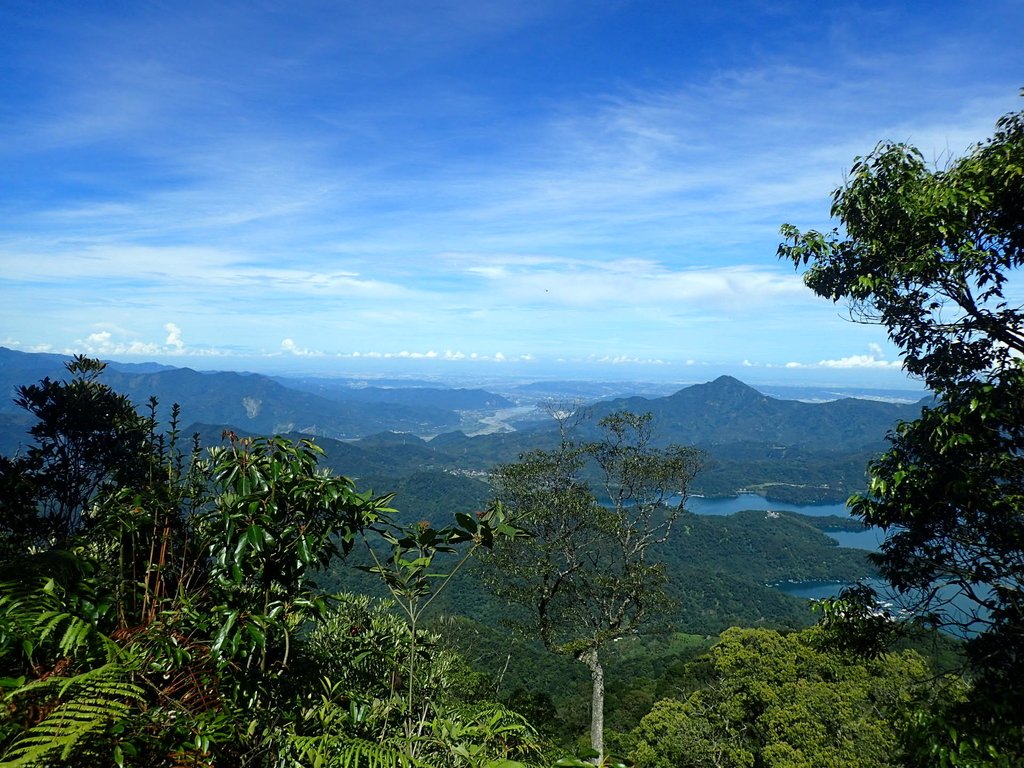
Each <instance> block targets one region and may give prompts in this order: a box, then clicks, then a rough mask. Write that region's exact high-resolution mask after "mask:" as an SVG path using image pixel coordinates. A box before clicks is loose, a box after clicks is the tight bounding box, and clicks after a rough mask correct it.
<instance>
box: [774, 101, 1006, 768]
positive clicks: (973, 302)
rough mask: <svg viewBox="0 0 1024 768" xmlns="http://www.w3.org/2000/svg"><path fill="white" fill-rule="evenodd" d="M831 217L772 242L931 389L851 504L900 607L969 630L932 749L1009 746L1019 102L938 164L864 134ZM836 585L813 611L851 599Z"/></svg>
mask: <svg viewBox="0 0 1024 768" xmlns="http://www.w3.org/2000/svg"><path fill="white" fill-rule="evenodd" d="M832 215H833V217H835V218H837V219H839V221H840V223H841V224H842V227H843V229H844V230H845V233H844V234H840V231H839V230H838V229H835V230H833V231H832V233H831V234H828V235H822V234H821V233H818V232H814V231H810V232H805V233H801V232H799V231H798V230H797V229H796V228H795V227H792V226H790V225H786V226H784V227H783V229H782V233H783V235H784V237H785V238H786V242H784V243H783V244H782V245H780V246H779V255H780V256H781V257H782V258H784V259H787V260H790V261H792V262H793V263H794V264H795V265H796V266H798V267H799V266H801V265H807V266H808V267H809V268H808V270H807V272H806V273H805V275H804V280H805V282H806V283H807V285H808V286H809V287H810V288H811V289H812V290H814V291H815V292H816V293H818V294H819V295H821V296H825V297H828V298H830V299H832V300H833V301H840V300H846V301H847V302H848V303H849V306H850V309H851V313H852V315H853V317H854V319H856V320H858V321H862V322H876V323H879V324H881V325H882V326H883V327H885V328H886V330H887V332H888V334H889V338H890V339H892V341H893V342H894V343H896V344H897V345H898V346H899V347H900V348H901V350H902V352H903V355H904V367H905V369H906V370H907V371H908V372H910V373H911V374H914V375H917V376H920V377H921V378H922V379H923V380H924V382H925V383H926V384H927V385H928V386H929V387H931V388H932V389H933V390H934V391H935V394H936V397H937V403H936V404H935V405H934V406H932V407H928V408H925V409H924V410H923V412H922V415H921V417H920V418H919V419H917V420H916V421H914V422H910V423H904V424H901V425H899V426H898V427H897V429H896V430H895V431H894V432H893V433H892V434H890V437H889V439H890V443H891V447H890V449H889V451H888V452H887V453H886V454H885V455H883V456H882V457H881V458H879V459H878V460H876V461H874V462H872V463H871V464H870V466H869V475H870V483H869V489H868V493H867V494H866V495H862V496H855V497H853V498H852V499H851V502H850V503H851V512H852V513H853V514H854V515H857V516H859V517H860V518H861V519H862V520H863V521H864V523H865V524H867V525H875V526H879V527H881V528H882V529H883V530H885V531H886V533H887V536H886V540H885V542H884V544H883V545H882V547H881V551H880V552H879V553H878V554H877V555H875V556H874V560H875V562H876V564H877V565H878V567H879V570H880V571H881V574H882V575H883V576H884V577H885V578H886V579H887V580H888V581H889V582H890V583H891V584H892V585H893V587H894V588H895V590H896V592H897V594H898V595H899V596H900V597H901V598H902V600H903V601H904V603H905V604H906V606H907V607H908V608H910V609H911V610H912V611H913V612H914V615H916V616H917V617H918V618H919V620H921V621H924V622H926V623H929V624H931V625H933V626H936V627H940V628H946V629H960V630H961V631H963V632H965V633H966V634H967V635H968V636H970V638H971V639H970V642H969V644H968V650H969V653H970V658H971V660H972V663H973V670H972V673H973V676H974V682H975V685H974V688H973V694H972V701H971V702H970V706H969V708H968V709H963V710H962V711H960V712H959V713H957V712H951V713H949V717H951V718H953V720H954V721H955V724H956V725H957V726H958V727H950V729H949V733H950V734H953V733H954V732H956V733H957V734H959V735H957V736H956V737H955V738H952V737H951V740H952V741H953V742H955V743H953V744H951V745H950V744H947V745H946V747H942V748H944V749H945V748H952V749H954V751H956V750H959V751H960V753H961V754H967V753H970V752H971V750H975V751H978V752H979V754H981V753H984V754H983V755H982V757H979V758H978V759H979V760H989V761H991V762H997V761H998V760H1004V759H1005V760H1007V761H1010V762H1012V761H1013V759H1014V755H1016V759H1022V758H1024V753H1022V751H1021V750H1022V748H1021V743H1022V742H1024V739H1022V735H1024V686H1022V684H1021V681H1022V680H1024V366H1022V360H1021V358H1022V355H1024V306H1022V305H1021V304H1020V303H1019V302H1020V299H1021V294H1020V287H1019V285H1015V284H1014V283H1013V282H1012V280H1013V278H1015V277H1017V270H1019V268H1020V267H1021V266H1022V264H1024V112H1020V113H1015V114H1010V115H1006V116H1005V117H1003V118H1002V119H1000V120H999V122H998V123H997V127H996V131H995V134H994V135H993V137H992V138H991V139H988V140H987V141H985V142H983V143H980V144H978V145H977V146H975V147H974V148H973V149H972V150H971V151H969V152H968V153H967V154H966V155H965V156H964V157H962V158H959V159H957V160H955V161H953V162H950V163H949V164H948V165H947V167H945V168H942V169H939V170H932V169H930V168H928V167H927V165H926V164H925V163H924V160H923V158H922V156H921V153H920V152H919V151H918V150H916V149H914V148H913V147H908V146H906V145H901V144H880V145H878V147H876V148H875V150H874V152H872V153H871V154H870V155H869V156H867V157H866V158H859V159H858V160H857V161H856V162H855V164H854V167H853V171H852V173H851V176H850V178H849V180H848V181H847V182H846V183H845V184H844V185H843V186H842V187H840V188H839V189H837V190H836V191H835V193H834V195H833V205H832ZM858 594H860V595H862V596H863V595H864V592H863V590H861V591H860V592H859V593H858ZM854 597H856V594H852V595H847V596H845V597H844V598H843V599H842V600H840V601H838V602H837V603H834V604H832V605H831V608H832V609H833V612H832V616H831V619H841V618H842V617H843V616H844V615H860V616H862V617H864V616H867V615H869V612H865V609H864V606H863V600H862V601H861V603H862V604H861V605H860V606H859V607H858V606H857V605H856V604H855V603H856V601H855V600H853V599H852V598H854ZM875 625H876V626H878V622H877V621H875ZM847 638H848V639H849V638H850V635H849V634H847ZM959 726H964V727H963V728H959ZM942 730H943V731H944V732H945V731H946V729H942ZM964 733H967V734H971V733H973V734H974V735H975V737H977V738H974V737H971V738H974V742H972V741H971V738H967V737H964V736H963V734H964ZM979 734H980V735H979ZM972 743H973V744H974V746H971V744H972ZM978 744H980V745H981V746H980V747H979V746H978ZM936 748H937V749H938V748H939V747H936ZM1007 764H1009V763H1007Z"/></svg>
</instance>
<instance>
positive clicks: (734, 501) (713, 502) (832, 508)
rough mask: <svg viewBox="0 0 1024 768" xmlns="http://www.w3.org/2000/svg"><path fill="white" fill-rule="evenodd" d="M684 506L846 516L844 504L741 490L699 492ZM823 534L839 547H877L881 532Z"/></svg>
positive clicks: (717, 511)
mask: <svg viewBox="0 0 1024 768" xmlns="http://www.w3.org/2000/svg"><path fill="white" fill-rule="evenodd" d="M686 508H687V509H688V510H690V512H693V513H694V514H695V515H731V514H734V513H736V512H740V511H742V510H744V509H757V510H764V511H765V512H767V511H772V512H796V513H798V514H801V515H810V516H812V517H828V516H829V515H837V516H839V517H849V515H850V513H849V512H848V511H847V509H846V505H845V504H786V503H785V502H782V501H770V500H768V499H766V498H765V497H764V496H758V495H757V494H755V493H741V494H740V495H739V496H729V497H726V498H720V499H706V498H704V497H703V496H691V497H690V498H689V500H688V501H687V502H686ZM825 533H826V535H828V537H829V538H831V539H833V540H834V541H837V542H839V546H841V547H850V548H852V549H866V550H868V551H871V552H876V551H878V546H879V545H880V544H881V543H882V532H881V531H880V530H879V529H877V528H869V529H867V530H864V531H826V532H825Z"/></svg>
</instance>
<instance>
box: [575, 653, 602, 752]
mask: <svg viewBox="0 0 1024 768" xmlns="http://www.w3.org/2000/svg"><path fill="white" fill-rule="evenodd" d="M579 658H580V661H582V662H583V663H584V664H586V665H587V668H588V669H589V670H590V680H591V682H592V685H593V688H592V690H591V694H590V747H591V749H593V750H594V751H595V752H597V757H595V758H594V764H595V765H600V764H601V763H602V762H603V761H604V668H603V667H602V666H601V662H600V660H599V659H598V657H597V649H596V648H593V649H591V650H589V651H586V652H584V653H582V654H580V657H579Z"/></svg>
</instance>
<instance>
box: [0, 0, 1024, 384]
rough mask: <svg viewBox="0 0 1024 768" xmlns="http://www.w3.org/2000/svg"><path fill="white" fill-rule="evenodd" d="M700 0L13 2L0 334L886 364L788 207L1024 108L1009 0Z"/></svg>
mask: <svg viewBox="0 0 1024 768" xmlns="http://www.w3.org/2000/svg"><path fill="white" fill-rule="evenodd" d="M688 5H690V4H684V3H678V4H665V3H655V2H649V1H645V0H641V1H640V2H630V3H626V2H610V3H603V4H598V5H593V4H588V5H587V6H586V7H584V6H583V5H581V4H579V3H572V2H568V1H565V2H561V1H558V0H552V1H549V2H544V3H522V2H518V1H513V0H497V1H496V2H490V3H470V2H466V1H465V0H442V1H441V2H438V3H431V4H424V3H417V2H412V1H411V0H391V1H385V2H381V3H374V4H364V3H325V2H316V1H315V0H310V1H309V2H299V3H285V2H267V3H261V4H258V5H253V4H249V3H240V2H229V3H219V4H214V5H209V4H205V3H196V2H183V3H178V4H175V5H173V6H165V5H159V4H157V5H149V4H145V5H143V4H137V5H128V6H123V7H114V6H111V5H102V6H99V5H90V4H82V5H74V6H63V5H57V4H45V3H44V4H21V3H12V4H5V5H4V6H2V7H0V26H3V28H4V29H6V30H8V34H7V35H6V36H5V42H4V43H3V45H2V46H0V67H2V69H3V71H4V72H5V73H6V74H5V77H4V78H3V79H2V81H0V95H2V97H3V98H2V100H0V104H2V106H0V114H2V117H0V139H2V141H0V178H3V179H4V184H3V185H0V186H2V188H0V212H2V215H3V221H4V227H3V229H2V230H0V264H2V271H0V281H2V290H3V296H4V301H3V302H2V306H0V320H2V323H3V327H2V329H0V344H3V345H5V346H10V347H14V348H17V349H22V350H25V351H55V352H84V353H88V354H95V355H100V356H110V357H116V358H120V359H137V358H139V357H144V358H146V359H156V360H161V361H165V362H175V361H195V360H207V361H209V360H211V359H213V358H217V359H218V360H217V362H216V364H215V365H216V367H225V368H230V367H235V366H236V364H238V365H241V364H243V363H244V364H245V365H246V366H248V367H256V368H259V367H261V366H262V367H265V368H268V369H271V368H276V369H282V368H285V367H287V366H293V367H294V366H304V368H303V369H304V370H313V369H314V368H315V369H316V370H317V371H320V372H323V373H330V372H335V373H356V374H362V373H364V372H366V371H369V370H381V371H384V370H386V371H389V372H391V373H400V372H405V371H410V372H412V371H424V370H430V371H434V372H437V373H440V372H443V371H445V370H456V369H458V370H468V368H469V366H471V365H475V366H478V367H482V366H483V365H484V364H486V365H488V366H491V367H492V368H493V367H494V366H496V365H498V364H501V365H502V366H504V369H505V370H513V369H514V370H518V371H532V372H535V373H536V374H538V375H541V374H557V373H563V374H566V375H568V374H569V373H571V372H573V373H575V372H579V371H589V372H591V373H594V374H598V375H601V372H604V373H605V374H606V375H611V372H612V371H615V370H623V371H624V370H628V371H630V372H637V371H643V372H644V375H649V376H651V377H663V378H673V377H675V378H679V377H686V376H693V375H695V374H692V373H687V371H691V372H692V371H694V370H698V369H708V370H713V371H717V370H720V369H721V370H726V369H729V368H730V367H735V368H747V369H763V370H764V371H769V370H770V371H772V372H774V375H777V376H778V377H787V376H788V377H793V380H794V381H798V380H800V379H799V378H797V377H804V378H806V377H809V376H812V375H813V376H818V377H819V378H822V377H825V378H827V377H828V376H838V375H843V374H844V372H845V375H853V374H852V373H851V372H856V373H857V374H859V375H860V376H861V380H862V381H864V382H883V381H884V382H886V383H891V382H892V381H896V380H898V379H899V377H900V365H899V360H898V356H897V354H896V350H895V349H894V348H892V347H891V345H889V344H888V342H887V340H886V338H885V334H884V332H883V331H881V330H880V329H878V328H875V327H870V326H863V325H857V324H854V323H850V322H848V321H847V320H846V319H844V317H843V312H842V308H841V307H835V306H833V305H832V304H830V303H828V302H825V301H822V300H820V299H817V298H815V297H814V296H813V295H811V293H810V292H809V291H808V290H806V289H805V288H804V287H803V285H802V283H801V280H800V278H799V276H798V275H796V274H794V273H793V271H792V269H791V268H789V267H787V266H786V265H784V264H781V263H778V262H777V261H776V258H775V248H776V246H777V244H778V227H779V225H780V224H781V223H783V222H792V223H794V224H796V225H797V226H799V227H801V228H807V227H816V228H823V227H829V226H830V223H829V221H828V207H829V194H830V192H831V190H832V189H833V188H834V187H835V186H837V185H838V184H839V183H841V181H842V178H843V172H844V169H847V168H849V166H850V164H851V162H852V159H853V157H854V156H855V155H858V154H864V153H866V152H868V151H870V149H871V148H872V147H873V146H874V145H875V143H876V142H877V141H879V140H883V139H891V140H896V141H908V142H911V143H914V144H916V145H918V146H919V147H921V148H922V150H923V151H924V152H925V154H926V156H928V157H932V158H934V160H935V161H936V162H937V163H940V164H941V163H942V162H944V161H946V160H948V158H949V157H951V156H956V155H958V154H960V153H962V152H963V151H964V150H966V149H967V148H968V147H970V146H971V145H972V144H973V143H974V142H977V141H979V140H982V139H984V138H985V137H987V136H989V135H990V134H991V132H992V128H993V125H994V122H995V120H996V119H997V118H998V117H999V116H1000V115H1002V114H1004V113H1006V112H1010V111H1013V110H1017V109H1020V108H1021V104H1020V99H1019V97H1018V96H1017V94H1018V91H1019V88H1020V86H1021V85H1022V84H1024V48H1022V47H1021V46H1020V45H1019V39H1018V35H1019V31H1020V30H1021V29H1022V28H1024V6H1022V5H1021V4H1020V3H1019V2H1015V1H1014V0H1002V1H1000V0H993V1H992V2H986V3H960V2H954V1H952V0H939V2H933V3H929V4H928V6H927V7H926V8H927V12H922V11H923V10H924V9H925V6H923V5H922V6H921V7H920V8H919V7H918V6H917V4H915V3H908V4H898V7H894V6H896V5H897V4H892V3H887V2H880V1H878V2H858V3H846V2H838V3H829V4H822V3H810V2H803V1H802V0H801V1H799V2H783V3H778V4H774V5H773V6H772V7H771V8H770V9H769V8H764V7H762V4H760V3H754V2H737V3H728V4H719V6H721V7H719V6H716V7H703V4H701V6H702V7H696V8H689V7H684V6H688ZM206 365H207V367H214V364H213V363H207V364H206ZM374 366H376V367H374ZM403 366H405V367H403ZM445 366H448V368H446V367H445Z"/></svg>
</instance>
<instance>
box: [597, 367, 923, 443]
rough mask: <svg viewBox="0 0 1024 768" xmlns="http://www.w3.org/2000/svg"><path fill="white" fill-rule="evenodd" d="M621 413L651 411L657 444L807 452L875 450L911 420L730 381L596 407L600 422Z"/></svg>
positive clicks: (893, 412)
mask: <svg viewBox="0 0 1024 768" xmlns="http://www.w3.org/2000/svg"><path fill="white" fill-rule="evenodd" d="M619 410H629V411H636V412H641V413H643V412H650V413H651V414H653V416H654V422H655V424H656V427H657V432H658V435H659V437H660V439H663V440H667V441H669V442H674V443H681V444H686V445H689V444H697V445H703V446H707V447H710V446H715V445H721V444H729V443H741V442H759V443H766V444H767V443H771V444H773V445H777V446H800V447H802V448H807V449H819V448H820V449H827V450H835V449H837V448H840V449H842V450H855V449H860V448H869V449H875V448H877V447H878V446H879V441H880V439H881V437H882V436H884V435H885V433H886V431H887V430H889V429H891V428H892V427H893V425H895V424H896V422H898V421H900V420H901V419H903V420H907V419H914V418H916V417H917V416H918V415H919V414H920V411H921V403H916V404H912V405H907V404H902V403H886V402H878V401H872V400H859V399H855V398H844V399H842V400H833V401H830V402H825V403H804V402H799V401H797V400H780V399H777V398H774V397H769V396H767V395H764V394H762V393H761V392H758V391H757V390H756V389H754V388H753V387H750V386H748V385H746V384H744V383H743V382H742V381H739V380H738V379H735V378H733V377H732V376H720V377H718V378H717V379H715V380H714V381H711V382H708V383H706V384H695V385H694V386H692V387H687V388H685V389H681V390H679V391H678V392H676V393H675V394H673V395H670V396H668V397H662V398H656V399H648V398H641V397H631V398H623V399H617V400H608V401H604V402H601V403H598V404H597V405H595V406H594V415H595V416H596V417H598V418H599V417H601V416H604V415H607V414H609V413H612V412H614V411H619Z"/></svg>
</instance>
